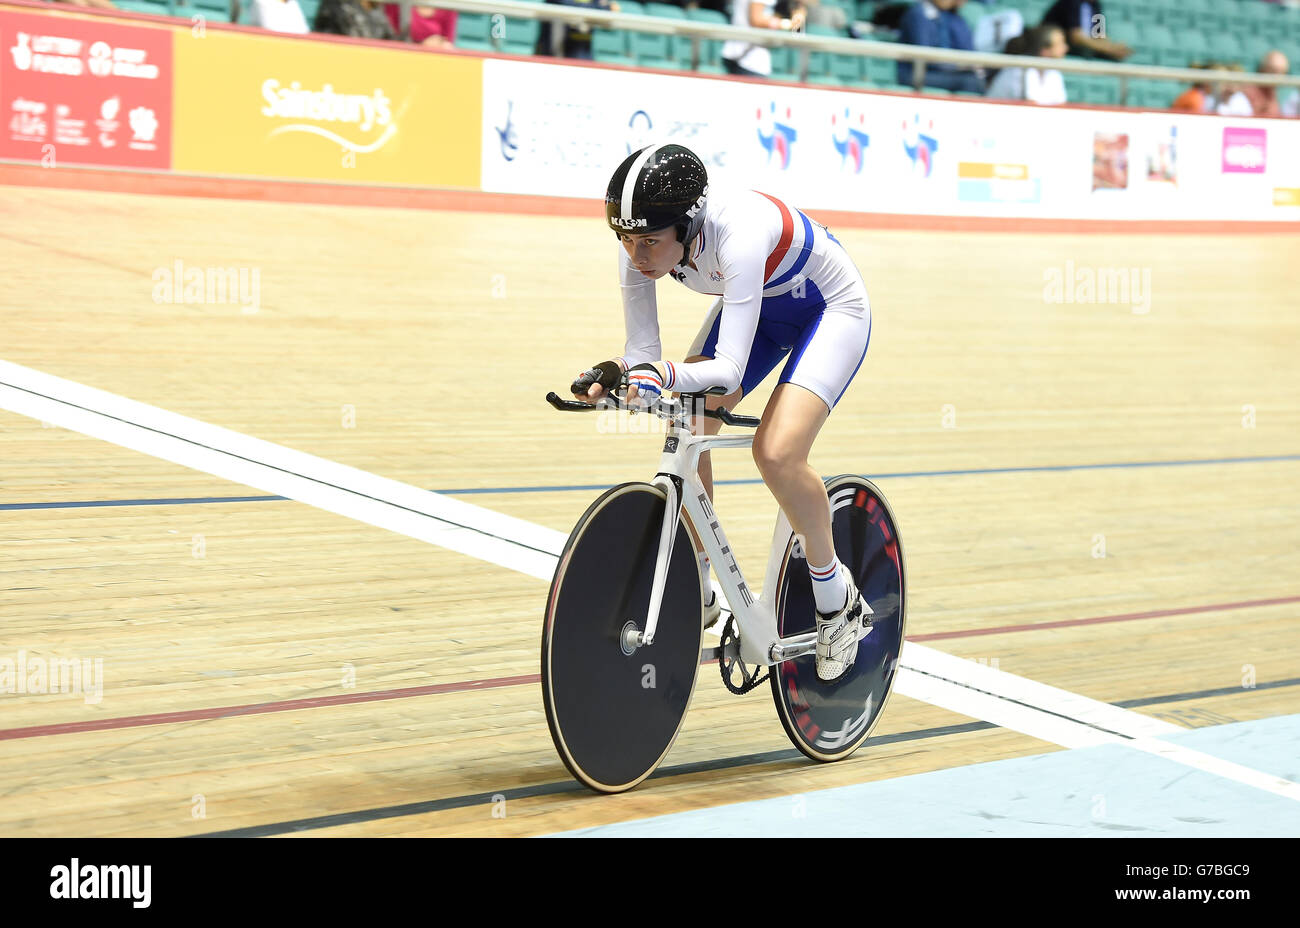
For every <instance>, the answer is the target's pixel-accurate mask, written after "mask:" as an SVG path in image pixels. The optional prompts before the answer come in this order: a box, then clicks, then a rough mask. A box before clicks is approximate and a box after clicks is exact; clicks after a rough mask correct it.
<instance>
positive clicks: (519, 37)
mask: <svg viewBox="0 0 1300 928" xmlns="http://www.w3.org/2000/svg"><path fill="white" fill-rule="evenodd" d="M504 25H505V28H504V29H503V30H502V35H501V51H503V52H507V53H509V54H511V55H531V54H533V53H534V52H535V51H536V50H537V37H538V35H539V34H540V33H541V31H542V24H541V22H540V21H539V20H536V19H515V18H514V17H511V16H507V17H506V18H505V24H504Z"/></svg>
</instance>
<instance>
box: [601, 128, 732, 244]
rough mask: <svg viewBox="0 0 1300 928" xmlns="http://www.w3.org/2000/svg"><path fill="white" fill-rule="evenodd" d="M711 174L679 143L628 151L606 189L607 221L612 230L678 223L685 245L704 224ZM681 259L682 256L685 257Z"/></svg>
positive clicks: (645, 229)
mask: <svg viewBox="0 0 1300 928" xmlns="http://www.w3.org/2000/svg"><path fill="white" fill-rule="evenodd" d="M708 193H709V175H708V172H707V171H705V169H704V162H703V161H701V160H700V159H699V157H697V156H696V154H695V152H693V151H691V150H690V149H689V148H686V147H685V146H683V145H650V146H647V147H646V148H643V149H641V150H640V151H638V152H634V153H633V154H630V155H628V156H627V158H626V159H625V160H624V161H623V163H622V164H620V165H619V166H618V170H616V171H615V172H614V176H613V177H611V178H610V179H609V187H608V188H607V189H606V190H605V220H606V221H607V222H608V223H609V227H610V228H611V229H613V230H614V232H615V234H620V233H623V232H630V233H633V234H637V235H640V234H644V233H647V232H658V231H660V230H661V229H669V228H676V229H677V241H679V242H681V243H682V245H683V246H688V245H690V243H691V242H692V241H693V240H694V238H695V236H696V235H698V234H699V231H700V226H702V225H703V224H704V205H705V200H706V199H707V197H708ZM683 260H685V258H683Z"/></svg>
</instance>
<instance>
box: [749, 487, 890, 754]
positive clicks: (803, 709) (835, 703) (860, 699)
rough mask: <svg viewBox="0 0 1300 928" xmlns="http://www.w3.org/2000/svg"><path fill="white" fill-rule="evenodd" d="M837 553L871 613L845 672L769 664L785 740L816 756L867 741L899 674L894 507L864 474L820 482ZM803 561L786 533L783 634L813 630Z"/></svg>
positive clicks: (800, 663) (806, 662)
mask: <svg viewBox="0 0 1300 928" xmlns="http://www.w3.org/2000/svg"><path fill="white" fill-rule="evenodd" d="M826 492H827V494H828V495H829V496H830V501H831V534H832V537H833V539H834V543H835V554H836V556H837V557H838V558H839V559H840V562H841V563H842V564H844V565H845V566H846V567H847V568H848V569H849V571H850V572H851V573H852V574H853V579H854V582H855V583H856V584H857V586H858V589H859V591H861V592H862V593H863V594H864V596H865V598H866V601H867V605H869V606H870V607H871V609H872V611H873V612H874V613H875V615H874V616H873V618H872V621H873V626H872V629H871V633H870V634H869V635H867V636H866V637H865V638H863V639H861V640H860V641H859V642H858V653H857V658H856V659H855V660H854V663H853V666H852V667H850V668H849V669H848V670H847V671H846V672H845V673H844V675H843V676H841V677H840V678H839V679H837V680H831V681H824V680H822V679H821V678H820V677H818V676H817V657H816V655H815V654H812V653H810V654H807V655H804V656H803V657H800V658H797V659H795V660H790V661H783V662H781V663H780V664H778V665H776V666H775V667H774V668H773V671H772V698H773V699H774V701H775V702H776V710H777V715H778V716H780V718H781V724H782V725H783V726H784V727H785V731H786V734H787V735H789V736H790V740H791V741H792V742H793V743H794V746H795V747H797V748H798V749H799V750H800V751H802V752H803V753H804V754H806V755H808V756H809V757H811V758H813V759H814V760H819V761H836V760H843V759H844V758H845V757H848V756H849V755H850V754H852V753H853V752H854V751H856V750H857V749H858V748H859V747H861V746H862V743H863V742H864V741H866V740H867V737H868V736H869V735H870V734H871V731H872V729H873V728H875V725H876V722H877V721H878V720H879V719H880V715H881V713H882V712H883V711H884V708H885V704H886V702H888V700H889V694H890V693H891V692H892V691H893V687H894V678H895V677H896V676H897V673H898V657H899V654H900V652H901V651H902V647H903V632H904V623H905V621H906V612H907V610H906V584H905V580H904V569H903V548H902V543H901V541H900V540H899V537H898V528H897V526H896V524H895V521H894V514H893V512H892V511H891V510H890V508H889V504H888V503H886V502H885V498H884V496H883V495H882V494H881V493H880V491H879V490H878V489H877V488H876V487H875V485H874V484H872V483H871V481H870V480H867V479H866V478H865V477H857V476H841V477H832V478H830V479H829V480H827V481H826ZM815 615H816V603H815V600H814V598H813V592H812V580H811V578H810V577H809V575H808V562H807V560H806V559H805V557H804V554H803V552H802V551H801V550H800V548H799V543H798V539H797V538H795V536H794V535H793V534H791V536H790V538H789V540H788V542H787V543H786V550H785V559H784V561H783V563H782V565H781V572H780V574H779V575H778V578H777V596H776V622H777V633H778V634H779V635H780V636H781V637H782V638H787V637H790V636H792V635H798V634H802V633H805V632H809V631H814V630H815V629H816V618H815Z"/></svg>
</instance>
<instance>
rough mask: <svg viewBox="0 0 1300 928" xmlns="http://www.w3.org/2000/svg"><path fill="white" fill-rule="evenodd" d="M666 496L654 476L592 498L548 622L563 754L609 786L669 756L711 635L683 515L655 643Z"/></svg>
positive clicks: (627, 784) (555, 717) (554, 711)
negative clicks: (654, 593)
mask: <svg viewBox="0 0 1300 928" xmlns="http://www.w3.org/2000/svg"><path fill="white" fill-rule="evenodd" d="M665 500H666V495H665V493H664V491H663V489H662V488H660V487H657V486H654V485H651V484H646V483H627V484H622V485H621V486H617V487H614V488H613V489H611V490H609V491H607V492H606V493H605V494H604V495H603V496H601V497H600V498H599V499H597V500H596V502H594V503H592V504H591V507H590V508H589V509H588V510H587V512H586V513H585V514H584V515H583V517H582V518H581V519H580V520H579V521H578V524H577V526H576V527H575V528H574V530H573V534H572V535H570V536H569V540H568V542H567V543H566V544H565V547H564V552H563V554H561V556H560V560H559V563H558V564H557V565H556V568H555V575H554V577H553V578H552V580H551V590H550V595H549V596H548V597H547V602H546V617H545V621H544V624H543V628H542V698H543V701H544V703H545V704H546V721H547V723H548V724H549V726H550V729H551V737H552V739H553V740H554V741H555V748H556V750H557V751H558V752H559V755H560V759H561V760H563V761H564V764H565V766H566V767H568V768H569V772H570V773H572V774H573V776H574V777H575V778H576V779H577V780H578V781H579V782H581V783H584V784H585V785H587V786H589V787H590V788H591V789H593V790H596V791H597V792H601V793H617V792H622V791H623V790H628V789H631V788H632V787H634V786H636V785H637V784H638V783H640V782H641V781H642V780H644V779H645V778H646V777H648V776H649V775H650V774H651V773H652V772H653V771H654V769H655V768H656V767H658V766H659V763H660V762H661V761H662V760H663V759H664V756H665V755H667V753H668V750H669V748H671V747H672V744H673V741H674V740H676V738H677V733H678V731H680V729H681V725H682V720H683V719H684V718H685V716H686V708H687V705H688V704H689V703H690V700H691V693H692V692H693V691H694V689H695V681H696V677H697V675H698V673H699V666H700V645H701V642H702V639H703V628H702V625H703V620H704V613H703V608H704V607H703V603H702V601H701V596H700V572H699V564H698V562H697V560H696V557H695V549H694V547H693V545H692V543H691V539H690V536H689V534H688V532H687V528H686V524H685V518H683V520H682V522H680V523H679V524H678V528H677V535H676V538H675V540H674V542H673V552H672V557H671V559H670V562H669V569H668V576H667V578H666V582H665V586H664V593H663V604H662V607H661V610H660V616H659V623H658V626H657V628H656V631H655V638H654V643H653V644H650V645H644V646H641V647H631V646H630V645H629V644H628V642H627V640H626V639H627V634H626V632H627V630H628V629H629V628H631V629H632V630H633V631H634V632H643V631H644V630H645V622H646V611H647V609H648V608H649V605H650V587H651V585H652V584H653V582H654V567H655V560H656V552H657V551H658V546H659V533H660V529H661V525H662V522H663V513H664V504H665Z"/></svg>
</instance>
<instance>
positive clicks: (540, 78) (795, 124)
mask: <svg viewBox="0 0 1300 928" xmlns="http://www.w3.org/2000/svg"><path fill="white" fill-rule="evenodd" d="M482 112H483V123H482V130H481V131H482V159H483V163H482V185H483V189H484V190H488V191H497V192H508V193H522V194H550V195H556V196H574V197H593V198H599V197H601V196H603V195H604V190H605V184H606V183H607V182H608V179H609V175H610V174H611V173H612V172H613V170H614V168H615V167H616V166H617V165H618V163H619V162H620V161H621V160H622V159H623V158H625V157H626V156H627V155H628V154H629V153H630V152H632V151H635V150H636V149H637V148H639V147H641V146H643V145H645V144H648V143H650V142H652V141H673V142H678V143H680V144H683V145H686V146H688V147H689V148H691V149H692V150H694V151H695V152H696V153H697V154H699V155H700V157H701V158H702V159H703V160H704V162H705V164H706V165H707V166H708V168H709V170H710V172H714V171H724V172H725V173H726V174H727V176H728V178H729V179H730V180H732V181H734V182H736V183H741V184H747V185H750V186H753V187H755V188H758V189H762V190H766V191H769V192H771V193H777V194H781V195H784V196H787V197H789V198H790V199H791V200H792V201H793V202H795V203H797V204H799V205H800V206H805V207H807V208H809V209H818V208H821V209H833V210H849V211H861V212H872V213H900V214H929V215H950V216H983V217H1037V218H1053V219H1126V220H1139V219H1173V220H1216V219H1217V220H1277V221H1293V222H1294V221H1297V220H1300V121H1296V120H1239V119H1238V120H1233V119H1227V118H1219V117H1200V116H1181V115H1176V114H1172V113H1160V112H1128V111H1116V110H1092V109H1069V108H1059V107H1051V108H1048V107H1032V106H1013V105H1006V104H993V103H979V102H972V101H970V100H968V99H963V100H957V99H944V98H936V97H930V96H901V95H900V96H894V95H888V94H875V93H858V92H851V91H837V90H828V89H822V88H816V89H814V88H799V87H787V86H782V85H779V84H763V83H750V82H745V81H733V80H708V79H701V78H691V77H684V76H676V75H662V74H647V73H642V72H633V71H615V70H604V69H601V70H593V69H591V68H585V67H574V66H566V65H553V64H545V63H540V62H526V61H507V60H502V59H489V60H487V61H485V62H484V69H483V108H482Z"/></svg>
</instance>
